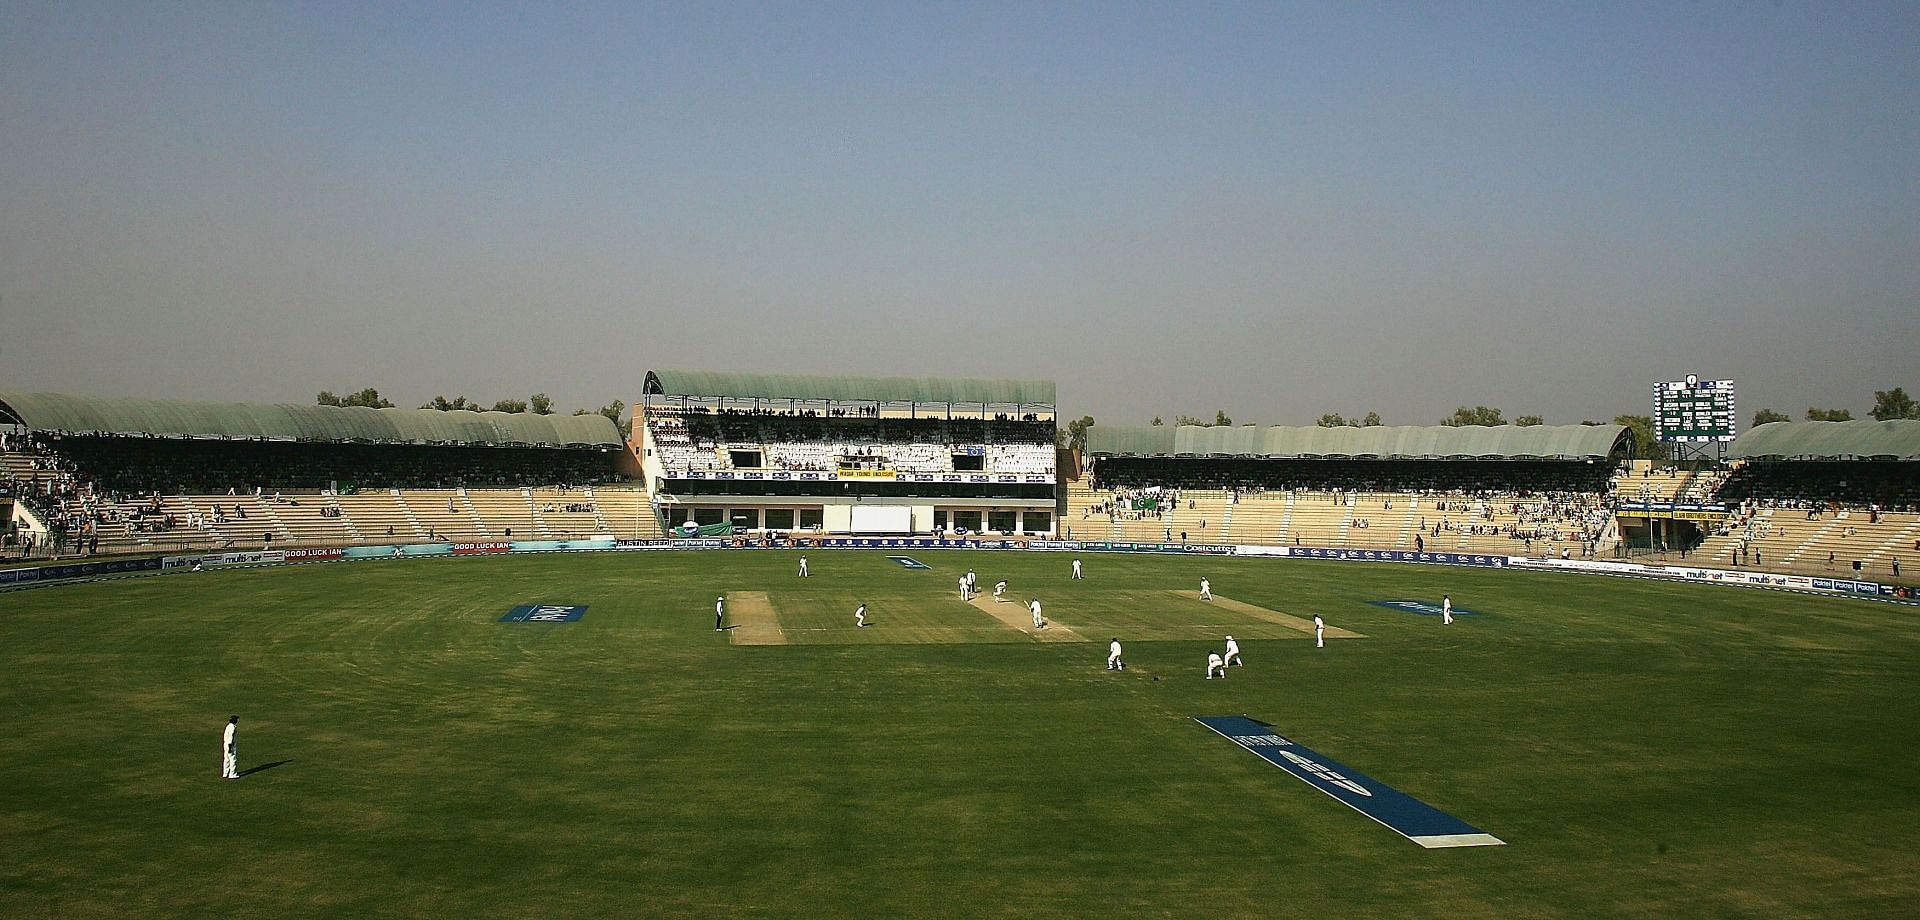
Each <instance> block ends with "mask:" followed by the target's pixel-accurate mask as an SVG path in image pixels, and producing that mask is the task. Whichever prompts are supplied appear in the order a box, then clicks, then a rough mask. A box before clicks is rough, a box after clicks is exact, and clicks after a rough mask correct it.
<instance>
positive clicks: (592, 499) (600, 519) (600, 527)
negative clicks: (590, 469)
mask: <svg viewBox="0 0 1920 920" xmlns="http://www.w3.org/2000/svg"><path fill="white" fill-rule="evenodd" d="M586 490H587V502H588V503H589V504H591V505H592V506H593V523H594V526H595V527H596V528H597V529H596V530H595V531H594V533H613V528H612V527H609V526H608V525H607V516H606V515H604V514H601V513H600V499H599V497H598V496H596V495H594V494H593V487H592V486H587V487H586Z"/></svg>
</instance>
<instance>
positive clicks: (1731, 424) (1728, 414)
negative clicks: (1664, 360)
mask: <svg viewBox="0 0 1920 920" xmlns="http://www.w3.org/2000/svg"><path fill="white" fill-rule="evenodd" d="M1738 429H1739V420H1738V418H1737V417H1736V416H1735V415H1734V405H1733V381H1731V380H1701V379H1700V378H1699V377H1696V376H1694V375H1692V374H1688V375H1687V379H1685V380H1673V381H1669V382H1666V383H1656V384H1654V385H1653V438H1654V440H1656V441H1661V442H1665V443H1668V444H1679V445H1700V446H1701V447H1704V446H1705V445H1708V444H1716V445H1717V444H1722V443H1724V442H1727V441H1731V440H1733V438H1734V436H1735V435H1737V434H1739V430H1738Z"/></svg>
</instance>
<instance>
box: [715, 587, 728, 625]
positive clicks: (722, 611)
mask: <svg viewBox="0 0 1920 920" xmlns="http://www.w3.org/2000/svg"><path fill="white" fill-rule="evenodd" d="M726 619H727V596H726V595H724V594H722V595H720V596H719V597H716V598H714V599H713V631H714V632H719V631H720V629H721V627H720V624H721V623H722V622H724V621H725V620H726Z"/></svg>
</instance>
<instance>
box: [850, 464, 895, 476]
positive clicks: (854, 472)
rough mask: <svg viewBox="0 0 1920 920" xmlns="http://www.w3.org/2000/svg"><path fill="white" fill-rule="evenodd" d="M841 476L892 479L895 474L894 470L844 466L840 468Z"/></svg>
mask: <svg viewBox="0 0 1920 920" xmlns="http://www.w3.org/2000/svg"><path fill="white" fill-rule="evenodd" d="M840 478H841V479H892V478H894V475H893V471H892V470H856V469H848V468H847V467H844V466H843V467H841V468H840Z"/></svg>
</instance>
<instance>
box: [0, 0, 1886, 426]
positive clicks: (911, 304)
mask: <svg viewBox="0 0 1920 920" xmlns="http://www.w3.org/2000/svg"><path fill="white" fill-rule="evenodd" d="M1917 326H1920V3H1914V2H1911V0H1909V2H1903V3H1889V4H1872V3H1851V2H1850V3H1833V4H1810V3H1786V4H1780V5H1774V6H1769V5H1765V4H1761V3H1753V2H1730V3H1704V4H1701V3H1682V2H1674V0H1667V2H1658V3H1649V4H1644V5H1641V4H1625V3H1603V4H1594V5H1591V6H1578V5H1568V4H1560V3H1538V2H1528V3H1517V4H1511V5H1507V4H1498V5H1485V4H1450V3H1415V4H1405V5H1401V4H1392V5H1374V4H1366V5H1363V4H1354V3H1329V4H1324V5H1292V4H1257V5H1240V4H1226V3H1178V4H1164V5H1134V4H1120V3H1094V4H1086V5H1070V4H1053V3H1047V4H1034V3H1028V4H1008V5H971V6H960V5H949V4H940V5H924V6H923V5H918V4H906V3H876V4H871V5H838V4H803V3H779V4H772V5H766V6H760V5H749V4H743V3H698V4H686V5H651V4H625V3H621V4H595V3H578V4H565V5H561V4H539V3H533V4H514V5H503V6H494V5H486V4H474V3H447V4H424V5H412V4H400V3H369V4H354V3H345V2H326V3H315V4H310V5H309V4H264V3H223V4H205V3H156V2H138V3H127V4H111V5H103V4H95V3H84V2H72V0H61V2H46V3H20V2H13V0H0V388H4V389H27V390H51V391H56V392H92V393H102V394H109V395H126V394H152V395H161V396H176V397H187V398H207V399H254V400H272V401H298V402H307V401H310V400H311V399H312V396H313V394H314V392H316V391H318V390H321V389H332V390H347V389H354V388H358V387H361V386H367V385H372V386H377V387H379V388H380V389H381V391H382V392H384V393H387V394H389V395H390V396H392V397H393V398H395V399H396V400H397V401H400V402H402V403H404V404H418V403H419V402H422V401H424V400H426V399H427V398H428V397H431V396H432V395H434V394H435V393H445V394H447V395H449V396H452V395H455V394H456V393H459V394H466V395H470V396H473V397H476V398H480V399H483V400H486V401H488V402H491V401H492V400H494V399H497V398H500V397H504V396H521V397H524V396H525V395H526V394H527V393H529V392H532V391H534V390H544V391H546V392H548V393H550V394H552V395H553V396H554V397H555V398H556V399H557V400H558V401H559V402H560V403H561V405H562V406H563V407H564V408H566V409H568V410H571V409H572V408H575V407H579V406H586V405H595V406H597V405H599V404H601V403H603V402H606V401H609V400H612V399H616V398H619V399H626V400H628V401H632V398H633V395H634V394H635V393H637V392H638V390H639V386H640V381H641V377H642V375H643V374H644V372H645V370H646V369H647V368H649V367H656V366H660V367H697V368H713V369H722V370H736V369H737V370H763V371H768V372H774V371H778V372H795V373H864V374H930V375H956V376H958V375H968V376H1048V377H1052V378H1054V379H1056V380H1058V381H1059V384H1060V399H1061V404H1062V405H1061V408H1062V410H1063V411H1066V412H1073V413H1075V414H1078V413H1081V412H1090V413H1092V414H1093V415H1095V416H1097V417H1099V418H1100V419H1102V420H1105V421H1109V422H1112V423H1123V422H1134V423H1139V422H1144V421H1145V420H1146V419H1147V418H1148V417H1150V416H1152V415H1154V414H1156V413H1157V414H1161V415H1165V416H1167V417H1169V418H1171V417H1172V415H1173V414H1175V413H1178V412H1192V413H1194V414H1201V413H1205V414H1208V415H1211V413H1212V410H1213V409H1215V408H1219V407H1224V408H1226V409H1227V410H1228V412H1229V413H1231V414H1232V415H1234V416H1235V418H1236V419H1238V420H1240V421H1258V422H1261V423H1264V424H1282V423H1283V424H1307V423H1310V422H1311V421H1312V420H1313V419H1314V418H1315V417H1317V416H1318V415H1319V414H1320V413H1321V412H1324V411H1329V410H1337V411H1341V412H1346V413H1362V412H1365V411H1367V410H1369V409H1377V410H1379V411H1380V412H1381V414H1382V415H1383V416H1385V418H1386V421H1387V422H1388V423H1390V424H1415V423H1417V424H1430V423H1433V422H1436V421H1438V420H1439V418H1440V417H1441V416H1443V415H1445V414H1447V412H1448V411H1449V410H1450V409H1451V408H1452V407H1453V406H1455V405H1458V404H1460V403H1468V404H1477V403H1484V404H1488V405H1497V406H1501V407H1504V408H1505V409H1506V410H1507V413H1508V415H1509V416H1513V415H1518V414H1522V413H1531V412H1538V413H1540V414H1543V415H1545V416H1546V417H1547V420H1548V421H1549V422H1576V421H1579V420H1580V419H1582V418H1583V417H1585V418H1603V417H1605V418H1610V417H1611V416H1612V415H1614V414H1615V413H1617V412H1621V411H1635V412H1645V411H1646V405H1647V402H1648V399H1649V396H1648V390H1649V385H1650V384H1651V383H1652V382H1653V381H1655V380H1658V379H1674V378H1678V377H1680V376H1684V375H1685V374H1687V373H1688V372H1694V373H1698V374H1701V375H1702V376H1708V377H1723V376H1731V377H1734V378H1735V379H1736V380H1738V381H1739V384H1740V390H1741V392H1740V403H1741V408H1742V410H1743V411H1742V415H1743V417H1746V416H1750V415H1751V414H1752V411H1753V410H1754V409H1757V408H1759V407H1760V406H1762V405H1767V406H1774V407H1777V408H1781V409H1787V410H1790V411H1793V412H1795V414H1796V415H1797V414H1798V413H1799V412H1801V411H1804V409H1805V408H1806V407H1807V405H1809V404H1812V403H1818V404H1820V405H1823V406H1825V405H1841V406H1849V407H1852V408H1853V409H1854V411H1855V412H1856V414H1860V413H1862V412H1863V411H1864V410H1865V409H1866V408H1868V407H1869V405H1870V404H1871V401H1872V391H1873V390H1875V389H1885V388H1887V387H1889V386H1893V385H1903V386H1906V387H1908V388H1909V389H1910V390H1912V389H1915V388H1917V387H1920V373H1916V368H1920V334H1917V328H1916V327H1917Z"/></svg>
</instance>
